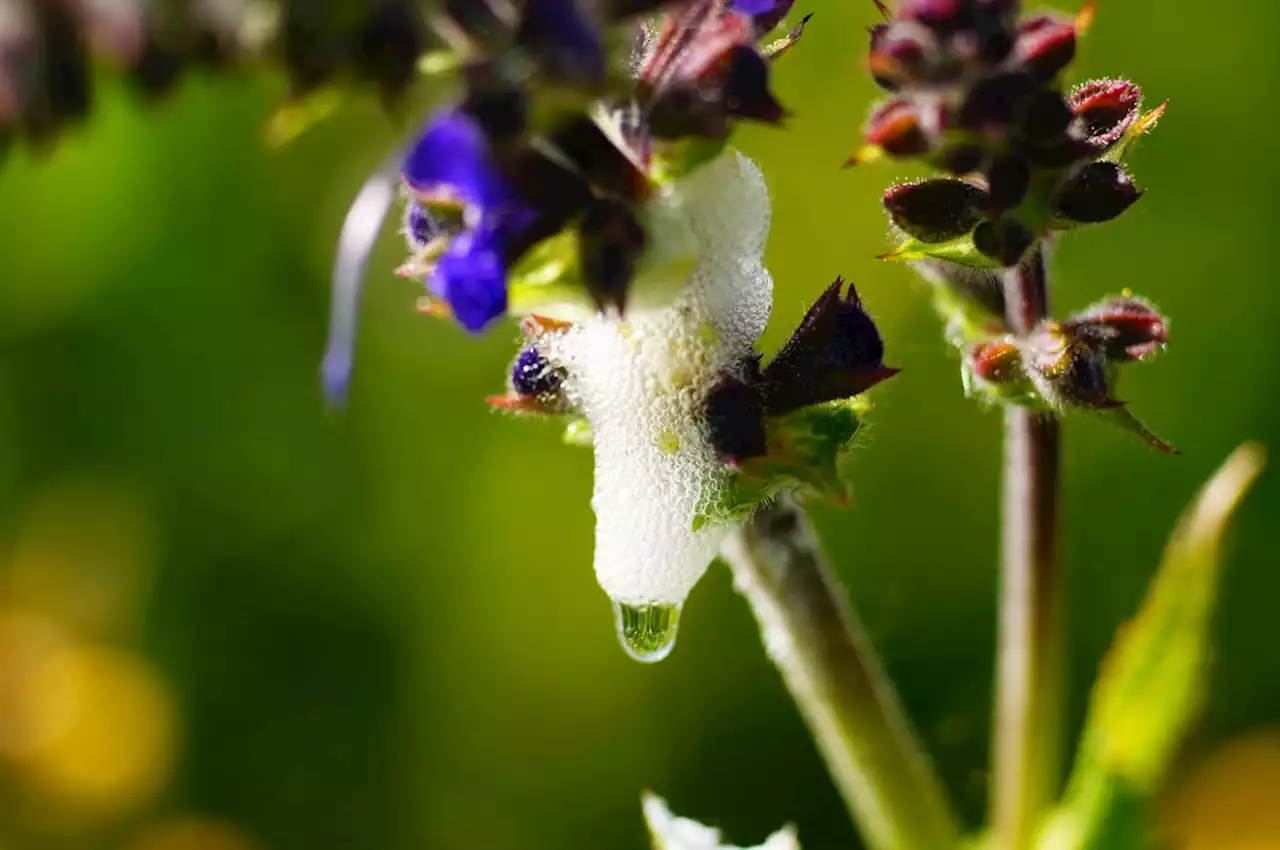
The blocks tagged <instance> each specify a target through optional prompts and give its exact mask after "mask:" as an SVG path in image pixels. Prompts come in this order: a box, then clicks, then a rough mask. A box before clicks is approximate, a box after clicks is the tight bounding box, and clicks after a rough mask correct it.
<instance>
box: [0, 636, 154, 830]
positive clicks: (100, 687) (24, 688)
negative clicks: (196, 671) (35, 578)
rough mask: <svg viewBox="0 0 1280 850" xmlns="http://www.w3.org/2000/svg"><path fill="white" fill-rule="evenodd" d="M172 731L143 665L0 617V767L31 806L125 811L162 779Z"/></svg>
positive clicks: (84, 811) (89, 812) (112, 812)
mask: <svg viewBox="0 0 1280 850" xmlns="http://www.w3.org/2000/svg"><path fill="white" fill-rule="evenodd" d="M176 731H177V718H176V712H175V708H174V705H173V700H172V698H171V696H170V694H169V692H168V690H167V689H166V688H165V686H164V684H163V683H162V681H161V680H160V679H159V677H158V676H157V675H156V673H155V672H154V671H153V670H152V668H151V667H150V666H148V665H147V664H146V663H145V662H144V661H143V660H141V659H139V658H137V657H134V656H132V655H129V654H126V653H124V652H121V651H118V650H115V649H109V648H105V647H97V646H92V645H88V644H78V643H75V642H72V641H71V640H69V639H68V638H67V637H66V636H65V635H64V634H63V633H61V632H60V631H59V630H58V629H56V627H54V626H51V625H47V624H44V623H43V622H42V621H39V620H35V619H28V618H23V617H21V616H18V615H13V614H9V615H4V616H2V617H0V763H3V764H5V765H6V766H7V767H8V769H9V770H10V771H12V773H13V775H15V777H17V778H18V780H19V781H20V782H21V784H22V786H23V787H24V788H25V790H26V791H27V792H28V793H30V794H31V795H32V796H33V797H34V798H36V799H39V800H42V801H45V802H47V803H49V804H52V805H54V806H60V807H70V808H73V809H75V810H76V811H78V812H80V813H82V814H87V815H102V816H109V815H115V814H119V813H125V812H129V811H133V810H135V809H137V808H138V807H140V806H142V805H143V804H145V803H147V802H148V801H150V800H151V799H152V798H153V796H154V795H155V794H156V792H158V791H159V790H160V789H161V788H162V787H163V785H164V783H165V782H166V781H167V780H168V777H169V773H170V767H171V764H172V761H173V756H174V749H175V746H176V738H177V734H176Z"/></svg>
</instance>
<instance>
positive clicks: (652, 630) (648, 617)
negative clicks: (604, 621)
mask: <svg viewBox="0 0 1280 850" xmlns="http://www.w3.org/2000/svg"><path fill="white" fill-rule="evenodd" d="M613 622H614V626H615V628H617V630H618V640H620V641H621V642H622V648H623V649H625V650H626V651H627V654H628V655H630V656H631V657H632V658H634V659H635V660H636V661H640V662H642V663H644V664H654V663H656V662H658V661H661V660H662V659H664V658H666V657H667V656H668V655H670V654H671V650H672V649H673V648H674V647H675V645H676V630H677V629H678V628H679V627H680V606H679V605H627V604H625V603H622V602H617V601H615V602H614V603H613Z"/></svg>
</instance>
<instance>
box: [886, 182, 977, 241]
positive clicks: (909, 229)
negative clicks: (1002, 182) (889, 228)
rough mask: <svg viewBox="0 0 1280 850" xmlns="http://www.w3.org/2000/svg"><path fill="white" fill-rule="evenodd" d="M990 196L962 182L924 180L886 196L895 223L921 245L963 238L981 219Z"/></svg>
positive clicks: (892, 189) (908, 184)
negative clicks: (922, 243)
mask: <svg viewBox="0 0 1280 850" xmlns="http://www.w3.org/2000/svg"><path fill="white" fill-rule="evenodd" d="M986 201H987V193H986V192H984V191H983V190H982V189H980V188H979V187H977V186H974V185H973V184H972V183H966V182H964V181H963V180H925V181H923V182H920V183H906V184H903V185H901V186H894V187H893V188H891V189H890V190H889V191H887V192H885V194H884V208H885V209H886V210H888V212H889V215H890V217H891V218H892V219H893V223H894V224H896V225H897V226H898V227H900V228H902V230H903V231H905V232H906V233H908V234H910V235H911V236H914V237H915V238H916V239H919V240H920V241H921V242H929V243H938V242H946V241H947V240H949V239H955V238H957V237H959V236H963V235H964V234H966V233H968V232H969V231H970V230H973V228H974V226H975V225H976V224H977V223H978V222H979V221H981V220H982V210H983V208H984V207H985V206H986Z"/></svg>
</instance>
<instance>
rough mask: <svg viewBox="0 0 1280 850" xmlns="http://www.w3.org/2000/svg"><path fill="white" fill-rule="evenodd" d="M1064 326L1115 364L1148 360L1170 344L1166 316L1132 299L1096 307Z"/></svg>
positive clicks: (1110, 301)
mask: <svg viewBox="0 0 1280 850" xmlns="http://www.w3.org/2000/svg"><path fill="white" fill-rule="evenodd" d="M1064 326H1065V327H1066V328H1067V329H1068V330H1069V331H1070V332H1071V333H1073V334H1075V335H1076V336H1077V337H1078V338H1080V339H1082V340H1084V341H1085V342H1086V344H1088V345H1091V346H1092V347H1094V348H1095V349H1097V350H1099V351H1101V352H1102V353H1103V354H1104V355H1105V356H1106V358H1107V360H1108V362H1111V363H1126V362H1130V361H1134V360H1146V359H1147V358H1149V357H1152V356H1153V355H1155V354H1158V353H1159V352H1160V351H1162V350H1163V349H1164V348H1165V346H1166V345H1168V343H1169V331H1168V323H1167V321H1166V320H1165V318H1164V316H1162V315H1160V313H1159V311H1157V310H1156V308H1155V307H1154V306H1152V305H1151V304H1149V303H1148V302H1146V301H1143V300H1141V299H1138V298H1133V297H1129V296H1124V297H1120V298H1112V299H1109V300H1107V301H1103V302H1101V303H1099V304H1095V305H1094V306H1092V307H1090V308H1089V309H1087V310H1085V311H1084V312H1082V313H1079V314H1077V315H1075V316H1072V317H1071V319H1070V320H1069V321H1067V322H1066V323H1065V324H1064Z"/></svg>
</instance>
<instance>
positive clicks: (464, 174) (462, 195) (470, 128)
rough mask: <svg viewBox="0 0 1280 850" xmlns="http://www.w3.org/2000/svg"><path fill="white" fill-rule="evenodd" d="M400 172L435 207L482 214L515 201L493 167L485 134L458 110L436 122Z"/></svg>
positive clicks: (412, 187)
mask: <svg viewBox="0 0 1280 850" xmlns="http://www.w3.org/2000/svg"><path fill="white" fill-rule="evenodd" d="M401 171H402V173H403V175H404V181H405V183H407V184H408V186H409V188H410V189H411V190H413V192H414V193H415V194H417V195H420V196H423V197H424V198H425V199H427V200H431V201H437V202H440V201H444V202H452V203H460V204H463V205H465V206H467V207H468V208H471V209H475V210H481V211H483V210H484V209H486V208H490V207H494V206H497V205H499V204H503V203H507V202H510V201H512V200H513V197H514V193H513V191H512V189H511V187H510V185H509V184H508V183H507V181H506V180H505V179H503V177H502V174H501V173H500V172H499V171H498V168H497V165H496V163H495V162H494V161H493V155H492V152H491V151H490V148H489V141H488V139H487V138H486V137H485V134H484V130H483V129H482V128H481V127H480V124H479V122H477V121H476V120H475V119H474V118H472V117H471V116H470V115H467V114H466V113H465V112H463V111H461V110H459V109H450V110H448V111H446V112H442V113H440V114H439V115H437V116H436V117H435V118H433V119H432V121H431V123H430V124H428V125H427V129H426V130H425V131H424V132H423V134H422V135H421V136H419V137H418V140H417V142H415V143H414V145H413V147H412V148H411V149H410V150H409V153H408V155H406V156H405V158H404V164H403V166H402V168H401Z"/></svg>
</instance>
